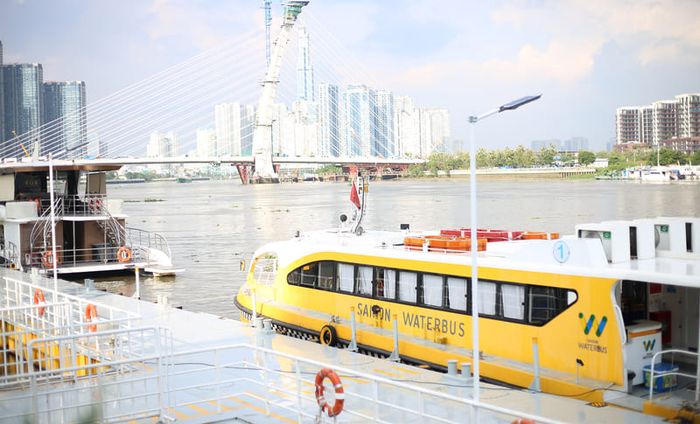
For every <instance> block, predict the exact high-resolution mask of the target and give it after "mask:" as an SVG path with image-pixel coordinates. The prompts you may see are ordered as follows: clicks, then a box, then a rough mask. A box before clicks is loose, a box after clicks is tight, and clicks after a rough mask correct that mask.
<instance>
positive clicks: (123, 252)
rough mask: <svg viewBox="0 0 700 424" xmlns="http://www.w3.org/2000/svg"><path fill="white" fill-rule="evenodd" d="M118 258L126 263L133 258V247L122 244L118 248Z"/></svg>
mask: <svg viewBox="0 0 700 424" xmlns="http://www.w3.org/2000/svg"><path fill="white" fill-rule="evenodd" d="M117 260H118V261H119V262H121V263H126V262H129V261H130V260H131V249H129V248H128V247H126V246H122V247H120V248H119V250H117Z"/></svg>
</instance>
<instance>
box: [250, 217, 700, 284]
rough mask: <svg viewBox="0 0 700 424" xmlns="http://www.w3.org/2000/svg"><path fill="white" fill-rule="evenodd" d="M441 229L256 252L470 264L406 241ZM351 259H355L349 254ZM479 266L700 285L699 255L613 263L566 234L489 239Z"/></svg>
mask: <svg viewBox="0 0 700 424" xmlns="http://www.w3.org/2000/svg"><path fill="white" fill-rule="evenodd" d="M438 233H439V232H436V231H432V232H422V233H408V232H404V231H394V232H389V231H366V232H364V233H363V234H362V235H355V234H353V233H350V232H346V231H339V230H338V229H335V230H326V231H315V232H310V233H303V234H300V235H299V236H298V237H294V238H292V239H291V240H287V241H280V242H275V243H270V244H268V245H265V246H262V247H261V248H260V249H258V251H256V253H255V257H257V256H258V255H260V254H264V253H267V252H275V253H276V254H277V258H278V263H279V265H280V266H288V265H290V264H291V263H292V262H294V261H296V260H298V259H301V258H304V257H307V256H309V255H312V254H315V253H329V252H334V253H340V254H346V255H357V256H363V257H367V256H372V257H377V258H391V259H403V260H410V261H421V262H434V263H439V264H453V265H462V266H465V267H466V266H469V265H470V264H471V252H458V253H453V252H450V253H445V252H444V251H432V252H431V251H422V250H412V249H409V248H407V247H406V246H404V244H403V243H404V238H405V237H408V236H423V235H434V234H438ZM561 243H564V244H565V246H566V248H568V251H569V252H570V253H569V255H568V258H567V260H566V261H564V262H560V261H559V260H558V259H557V257H556V255H555V252H554V249H555V247H558V246H560V244H561ZM348 261H349V262H352V260H350V259H348ZM478 261H479V262H478V263H479V267H484V268H496V269H511V270H521V271H532V272H540V273H552V274H566V275H575V276H583V277H598V278H609V279H617V280H632V281H642V282H649V283H660V284H670V285H678V286H686V287H700V278H698V276H700V254H697V253H687V254H670V253H668V252H659V253H658V254H657V256H656V257H654V258H649V259H630V260H627V261H624V262H617V263H610V262H609V261H608V259H607V257H606V253H605V250H604V247H603V245H602V243H601V241H600V240H598V239H592V238H577V237H576V236H573V235H571V236H564V237H561V238H560V239H557V240H514V241H499V242H490V243H488V244H487V248H486V250H485V251H482V252H478Z"/></svg>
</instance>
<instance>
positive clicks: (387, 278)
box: [383, 269, 396, 299]
mask: <svg viewBox="0 0 700 424" xmlns="http://www.w3.org/2000/svg"><path fill="white" fill-rule="evenodd" d="M383 271H384V298H385V299H395V298H396V271H394V270H393V269H384V270H383Z"/></svg>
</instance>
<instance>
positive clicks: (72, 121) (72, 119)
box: [41, 81, 87, 157]
mask: <svg viewBox="0 0 700 424" xmlns="http://www.w3.org/2000/svg"><path fill="white" fill-rule="evenodd" d="M85 106H86V99H85V83H84V82H83V81H68V82H47V83H45V84H44V94H43V108H44V110H43V113H44V126H43V127H42V143H41V145H42V149H41V150H42V154H48V153H53V154H54V155H57V156H59V157H61V156H64V155H63V154H62V152H65V154H67V155H69V156H71V157H84V156H85V155H86V154H87V126H86V125H87V112H86V109H85Z"/></svg>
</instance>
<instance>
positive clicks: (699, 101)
mask: <svg viewBox="0 0 700 424" xmlns="http://www.w3.org/2000/svg"><path fill="white" fill-rule="evenodd" d="M615 133H616V134H615V135H616V136H615V143H616V144H624V143H642V144H646V145H656V144H659V143H661V142H663V141H665V140H671V139H676V138H689V137H700V93H692V94H679V95H677V96H676V98H675V100H659V101H656V102H654V103H652V104H651V105H647V106H629V107H621V108H618V109H617V110H616V112H615Z"/></svg>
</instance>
